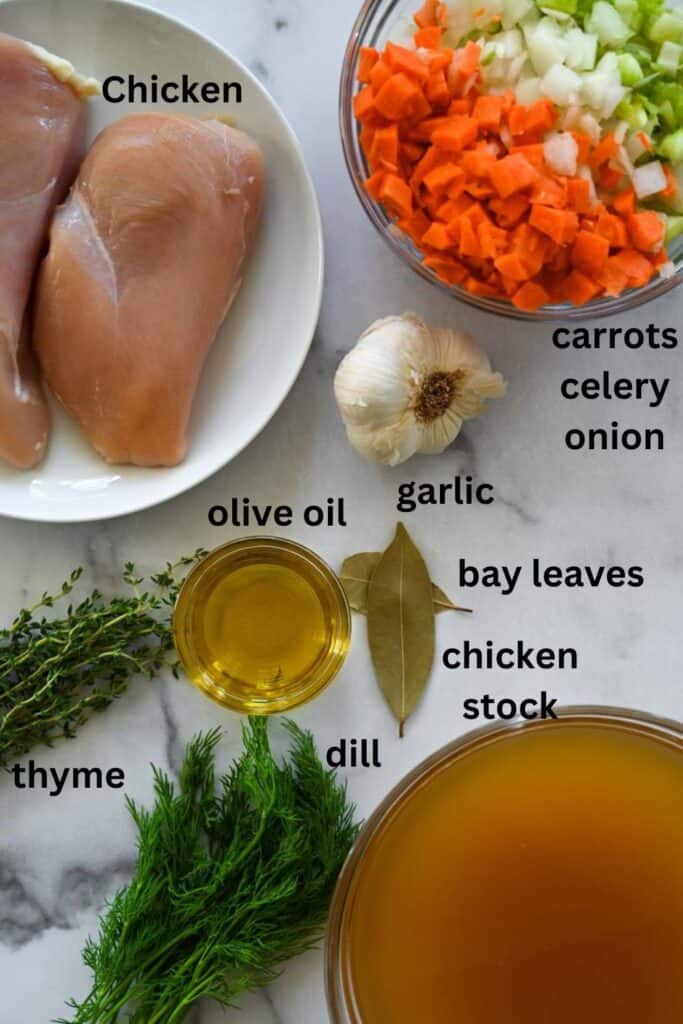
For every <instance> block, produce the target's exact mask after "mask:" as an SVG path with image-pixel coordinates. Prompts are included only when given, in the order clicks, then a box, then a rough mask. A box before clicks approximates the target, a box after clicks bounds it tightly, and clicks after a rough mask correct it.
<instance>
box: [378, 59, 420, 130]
mask: <svg viewBox="0 0 683 1024" xmlns="http://www.w3.org/2000/svg"><path fill="white" fill-rule="evenodd" d="M420 99H424V94H423V92H422V89H421V88H420V86H419V85H418V84H417V82H415V81H414V80H413V79H412V78H410V77H409V76H408V75H406V74H405V73H404V72H402V71H401V72H399V73H398V74H397V75H392V76H391V78H390V79H389V80H388V81H387V82H385V83H384V85H383V86H382V88H381V89H380V90H379V92H378V93H377V95H376V96H375V103H374V106H375V109H376V110H377V111H379V113H380V114H381V115H382V117H386V119H387V120H388V121H401V120H402V119H403V118H405V117H411V116H412V113H413V111H414V110H415V109H416V106H417V104H418V101H419V100H420Z"/></svg>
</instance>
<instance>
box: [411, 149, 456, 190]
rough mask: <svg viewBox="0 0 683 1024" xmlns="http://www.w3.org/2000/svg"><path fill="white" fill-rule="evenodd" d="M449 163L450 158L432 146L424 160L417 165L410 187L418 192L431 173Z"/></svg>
mask: <svg viewBox="0 0 683 1024" xmlns="http://www.w3.org/2000/svg"><path fill="white" fill-rule="evenodd" d="M445 163H448V156H447V155H446V154H444V153H441V152H440V151H439V150H438V149H437V148H436V146H430V147H429V149H428V150H427V152H426V153H425V154H424V156H423V157H422V159H421V160H420V161H419V163H418V164H416V166H415V168H414V170H413V173H412V175H411V178H410V185H411V188H412V189H413V191H415V192H417V191H418V190H419V188H420V186H421V184H422V182H423V181H424V179H425V178H426V176H427V175H428V174H429V172H430V171H433V170H434V168H435V167H440V166H441V165H442V164H445Z"/></svg>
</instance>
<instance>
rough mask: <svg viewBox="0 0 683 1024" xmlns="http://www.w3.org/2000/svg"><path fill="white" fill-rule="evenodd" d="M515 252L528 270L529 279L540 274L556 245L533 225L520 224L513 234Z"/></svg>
mask: <svg viewBox="0 0 683 1024" xmlns="http://www.w3.org/2000/svg"><path fill="white" fill-rule="evenodd" d="M512 238H513V244H514V251H515V252H516V253H517V255H518V256H519V258H520V259H521V261H522V263H524V265H525V267H526V268H527V271H528V274H527V276H528V277H535V276H536V274H538V273H540V271H541V270H542V268H543V267H544V265H545V264H546V262H547V261H548V258H549V256H550V253H551V251H552V249H553V248H554V245H555V243H554V242H553V241H552V240H551V239H550V238H548V236H547V235H544V234H543V233H542V232H540V231H537V230H536V228H534V227H532V225H531V224H526V223H522V224H519V225H518V226H517V227H516V228H515V229H514V231H513V233H512Z"/></svg>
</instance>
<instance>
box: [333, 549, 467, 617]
mask: <svg viewBox="0 0 683 1024" xmlns="http://www.w3.org/2000/svg"><path fill="white" fill-rule="evenodd" d="M381 557H382V552H381V551H361V552H360V553H359V554H357V555H351V557H350V558H347V559H346V561H345V562H344V564H343V565H342V569H341V574H340V577H339V578H340V580H341V584H342V586H343V588H344V590H345V592H346V596H347V598H348V601H349V605H350V606H351V608H352V609H353V610H354V612H359V613H360V614H361V615H366V614H367V610H368V585H369V583H370V580H371V579H372V574H373V573H374V571H375V569H376V568H377V566H378V565H379V562H380V559H381ZM432 593H433V596H434V611H435V612H436V614H437V615H439V614H441V613H442V612H470V613H471V611H472V609H471V608H461V607H460V605H457V604H453V602H452V601H451V599H450V597H448V595H447V594H446V593H444V591H443V590H442V589H441V587H437V585H436V584H435V583H433V584H432Z"/></svg>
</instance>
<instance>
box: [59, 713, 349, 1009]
mask: <svg viewBox="0 0 683 1024" xmlns="http://www.w3.org/2000/svg"><path fill="white" fill-rule="evenodd" d="M287 728H288V729H289V732H290V736H291V740H292V749H291V753H290V756H289V761H288V762H287V763H285V764H282V765H280V764H278V763H277V762H276V761H275V760H274V758H273V755H272V753H271V750H270V745H269V742H268V731H267V729H268V727H267V723H266V720H265V719H252V720H250V722H249V724H247V725H245V726H244V728H243V740H244V752H243V754H242V756H241V758H240V760H239V761H237V762H235V763H234V764H233V766H232V768H231V769H230V771H229V772H228V773H227V774H226V775H224V776H223V778H222V779H220V782H219V784H218V787H217V788H216V783H215V748H216V744H217V743H218V741H219V739H220V732H219V731H214V732H210V733H208V734H207V735H199V736H197V737H196V738H195V739H194V740H193V741H192V742H191V743H190V744H189V746H188V748H187V751H186V754H185V760H184V763H183V768H182V771H181V774H180V780H179V786H178V789H177V790H176V787H175V786H174V784H173V783H172V782H171V781H170V780H169V778H168V777H167V776H166V775H165V774H164V773H163V772H161V771H159V770H158V769H155V770H154V774H155V791H156V804H155V806H154V808H153V809H152V810H151V811H146V810H143V809H142V808H139V807H137V806H136V805H135V804H133V803H132V802H131V801H129V802H128V805H129V809H130V812H131V814H132V816H133V818H134V820H135V824H136V826H137V830H138V863H137V869H136V872H135V876H134V878H133V881H132V882H131V884H130V885H129V886H128V888H126V889H124V890H122V891H121V892H119V893H118V895H117V896H116V897H115V898H114V900H113V902H112V903H111V904H110V905H109V908H108V910H107V912H106V914H105V915H104V916H103V917H102V919H101V922H100V934H99V938H98V940H97V941H93V940H89V941H88V943H87V945H86V947H85V949H84V951H83V959H84V961H85V963H86V965H87V966H88V967H89V968H90V970H91V971H92V974H93V985H92V989H91V992H90V994H89V995H88V996H87V998H86V999H85V1000H84V1001H83V1002H81V1003H78V1002H76V1001H71V1002H70V1003H69V1004H68V1005H69V1006H70V1007H71V1008H72V1010H73V1011H74V1014H75V1015H74V1016H73V1017H72V1019H71V1021H70V1022H67V1021H66V1020H62V1021H60V1022H57V1024H118V1022H119V1021H124V1020H126V1021H129V1022H130V1024H180V1022H181V1021H183V1020H185V1018H186V1016H187V1014H188V1012H189V1010H190V1008H191V1007H192V1006H193V1005H194V1003H195V1002H196V1001H197V1000H198V999H200V998H203V997H208V998H211V999H214V1000H216V1001H217V1002H218V1003H221V1004H222V1005H224V1006H232V1005H234V1002H235V1000H236V999H237V998H238V997H239V996H240V995H241V994H242V993H243V992H245V991H247V990H249V989H254V988H257V987H259V986H261V985H265V984H268V983H269V982H270V981H272V980H273V978H275V977H276V976H277V974H278V972H279V968H280V967H281V965H282V964H283V963H284V961H285V960H288V959H289V958H290V957H293V956H295V955H297V954H299V953H301V952H303V951H304V950H306V949H308V948H310V947H311V945H313V944H314V943H315V942H316V941H317V940H318V939H319V937H320V933H321V930H322V927H323V923H324V920H325V917H326V915H327V911H328V908H329V904H330V900H331V896H332V891H333V887H334V884H335V880H336V878H337V875H338V874H339V871H340V870H341V867H342V864H343V863H344V860H345V858H346V856H347V854H348V852H349V849H350V847H351V845H352V843H353V841H354V839H355V837H356V835H357V832H358V828H357V826H356V824H355V823H354V820H353V818H354V808H353V807H352V806H351V805H350V803H349V802H348V799H347V795H346V791H345V789H344V788H342V787H340V786H339V785H338V784H337V782H336V780H335V777H334V774H333V773H332V772H329V771H327V770H326V769H325V768H323V766H322V764H321V763H320V760H319V758H318V756H317V754H316V751H315V746H314V744H313V740H312V738H311V736H310V734H309V733H305V732H303V731H301V730H300V729H298V728H297V727H296V726H295V725H294V724H293V723H291V722H288V723H287Z"/></svg>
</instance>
